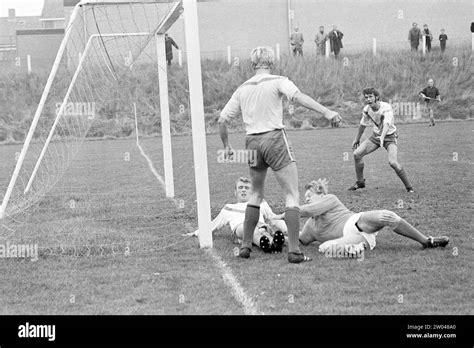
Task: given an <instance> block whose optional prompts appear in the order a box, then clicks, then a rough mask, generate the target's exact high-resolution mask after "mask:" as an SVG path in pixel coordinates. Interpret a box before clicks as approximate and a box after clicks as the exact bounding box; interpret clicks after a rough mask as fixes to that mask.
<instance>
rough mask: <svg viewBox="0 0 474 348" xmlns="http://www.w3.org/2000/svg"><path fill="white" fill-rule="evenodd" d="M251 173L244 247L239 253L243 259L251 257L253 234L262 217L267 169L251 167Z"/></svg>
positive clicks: (243, 238)
mask: <svg viewBox="0 0 474 348" xmlns="http://www.w3.org/2000/svg"><path fill="white" fill-rule="evenodd" d="M249 171H250V179H251V180H252V186H251V189H250V194H249V201H248V203H247V208H246V209H245V220H244V235H243V237H242V245H241V247H240V252H239V256H240V257H243V258H249V257H250V251H251V250H252V249H251V248H252V240H253V234H254V231H255V227H257V223H258V219H259V217H260V203H262V199H263V194H264V189H265V178H266V176H267V168H263V169H256V168H252V167H250V168H249Z"/></svg>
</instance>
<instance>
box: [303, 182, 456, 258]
mask: <svg viewBox="0 0 474 348" xmlns="http://www.w3.org/2000/svg"><path fill="white" fill-rule="evenodd" d="M327 184H328V182H327V180H326V179H323V180H321V179H319V180H318V181H311V182H310V183H309V184H307V185H306V193H305V201H306V204H305V205H302V206H301V207H300V209H301V217H309V218H310V219H308V221H306V224H305V225H304V228H303V230H302V231H301V232H300V236H299V238H300V242H301V243H302V244H309V243H311V242H314V241H318V242H321V243H322V244H321V245H320V246H319V251H320V252H323V253H326V252H328V250H340V249H344V250H346V251H347V246H359V247H361V248H363V249H366V248H367V247H370V249H373V248H374V247H375V237H376V235H377V231H379V230H381V229H382V228H383V227H385V226H387V227H390V228H391V229H392V230H393V231H394V232H395V233H397V234H400V235H402V236H405V237H408V238H410V239H413V240H415V241H417V242H419V243H420V244H421V245H422V246H423V248H436V247H444V246H446V245H447V244H448V243H449V238H448V237H446V236H442V237H427V236H425V235H424V234H423V233H421V232H420V231H418V230H417V229H416V228H415V227H413V226H412V225H410V224H409V223H408V222H407V221H406V220H405V219H403V218H401V217H400V216H398V215H397V214H395V213H394V212H392V211H389V210H372V211H366V212H361V213H354V212H352V211H350V210H349V209H347V208H346V207H345V206H344V204H342V203H341V201H340V200H339V199H338V198H337V197H336V196H335V195H333V194H328V193H327V192H328V186H327Z"/></svg>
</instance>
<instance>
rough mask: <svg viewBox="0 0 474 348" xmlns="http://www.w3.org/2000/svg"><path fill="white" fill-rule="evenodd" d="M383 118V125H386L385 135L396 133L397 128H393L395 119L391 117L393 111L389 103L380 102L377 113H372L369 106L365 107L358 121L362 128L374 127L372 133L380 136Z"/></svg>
mask: <svg viewBox="0 0 474 348" xmlns="http://www.w3.org/2000/svg"><path fill="white" fill-rule="evenodd" d="M382 116H383V123H384V124H386V125H388V127H389V128H388V132H387V135H390V134H393V133H395V132H396V130H397V127H395V119H394V117H393V109H392V106H391V105H390V104H389V103H386V102H382V101H381V102H380V108H379V109H378V110H377V111H373V110H372V108H371V107H370V106H369V105H366V106H365V107H364V109H363V110H362V118H361V120H360V124H361V125H363V126H366V127H367V126H370V125H372V124H373V125H374V129H373V131H374V133H375V135H377V136H380V135H381V134H382V124H381V120H382Z"/></svg>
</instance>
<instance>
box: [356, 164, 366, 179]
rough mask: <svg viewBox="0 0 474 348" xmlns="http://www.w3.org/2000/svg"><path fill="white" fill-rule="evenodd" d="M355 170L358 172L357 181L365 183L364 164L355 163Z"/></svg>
mask: <svg viewBox="0 0 474 348" xmlns="http://www.w3.org/2000/svg"><path fill="white" fill-rule="evenodd" d="M355 170H356V177H357V181H359V182H363V181H364V162H362V161H360V162H355Z"/></svg>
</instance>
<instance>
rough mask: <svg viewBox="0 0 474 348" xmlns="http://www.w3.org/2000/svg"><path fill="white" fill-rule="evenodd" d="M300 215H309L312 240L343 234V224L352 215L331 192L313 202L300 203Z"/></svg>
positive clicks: (324, 239) (321, 240) (339, 236)
mask: <svg viewBox="0 0 474 348" xmlns="http://www.w3.org/2000/svg"><path fill="white" fill-rule="evenodd" d="M300 209H301V217H310V218H311V220H310V221H309V223H310V224H311V226H310V227H311V228H310V229H308V232H309V233H310V234H311V237H312V239H313V240H317V241H319V242H325V241H328V240H332V239H337V238H341V237H342V236H343V231H344V225H345V224H346V222H347V220H349V218H350V217H351V216H352V215H354V213H353V212H352V211H350V210H349V209H347V208H346V206H345V205H344V204H342V202H341V201H340V200H339V198H337V197H336V196H335V195H333V194H328V195H325V196H323V197H321V199H320V200H318V201H317V202H315V203H309V204H305V205H302V206H301V207H300Z"/></svg>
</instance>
